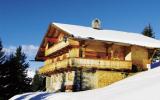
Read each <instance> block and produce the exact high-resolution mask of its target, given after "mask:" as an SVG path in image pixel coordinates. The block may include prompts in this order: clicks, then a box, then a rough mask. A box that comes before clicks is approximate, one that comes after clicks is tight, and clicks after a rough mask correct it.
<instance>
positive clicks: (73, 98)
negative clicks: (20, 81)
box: [10, 67, 160, 100]
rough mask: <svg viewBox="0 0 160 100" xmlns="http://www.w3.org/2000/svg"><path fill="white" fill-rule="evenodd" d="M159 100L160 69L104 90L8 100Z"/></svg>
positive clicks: (38, 93)
mask: <svg viewBox="0 0 160 100" xmlns="http://www.w3.org/2000/svg"><path fill="white" fill-rule="evenodd" d="M22 99H23V100H40V99H41V100H160V67H157V68H155V69H151V70H149V71H146V72H142V73H139V74H137V75H134V76H131V77H129V78H126V79H124V80H121V81H119V82H116V83H114V84H112V85H110V86H107V87H105V88H100V89H95V90H88V91H83V92H74V93H73V92H69V93H50V94H49V93H46V92H34V93H25V94H21V95H16V96H14V97H12V98H11V99H10V100H22Z"/></svg>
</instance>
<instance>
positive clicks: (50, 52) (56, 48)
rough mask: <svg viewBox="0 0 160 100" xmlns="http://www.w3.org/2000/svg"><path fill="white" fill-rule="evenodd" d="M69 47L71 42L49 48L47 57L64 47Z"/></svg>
mask: <svg viewBox="0 0 160 100" xmlns="http://www.w3.org/2000/svg"><path fill="white" fill-rule="evenodd" d="M68 45H69V41H66V42H64V41H61V42H59V43H57V44H55V45H54V46H52V47H51V48H49V49H48V50H46V51H45V56H48V55H50V54H52V53H54V52H56V51H58V50H60V49H62V48H64V47H66V46H68Z"/></svg>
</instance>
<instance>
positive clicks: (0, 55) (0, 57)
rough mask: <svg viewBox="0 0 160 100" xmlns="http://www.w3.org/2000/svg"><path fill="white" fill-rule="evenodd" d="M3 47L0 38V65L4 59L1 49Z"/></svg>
mask: <svg viewBox="0 0 160 100" xmlns="http://www.w3.org/2000/svg"><path fill="white" fill-rule="evenodd" d="M2 49H3V45H2V41H1V39H0V65H1V64H3V62H4V61H5V55H4V52H3V51H2Z"/></svg>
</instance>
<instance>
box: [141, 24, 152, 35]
mask: <svg viewBox="0 0 160 100" xmlns="http://www.w3.org/2000/svg"><path fill="white" fill-rule="evenodd" d="M142 34H143V35H145V36H148V37H151V38H155V33H154V32H153V29H152V27H151V25H150V24H149V25H148V26H146V27H145V28H144V30H143V32H142Z"/></svg>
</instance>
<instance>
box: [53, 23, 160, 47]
mask: <svg viewBox="0 0 160 100" xmlns="http://www.w3.org/2000/svg"><path fill="white" fill-rule="evenodd" d="M52 24H53V25H55V26H56V27H58V28H60V29H62V30H63V31H65V32H67V33H69V34H72V35H74V36H75V37H81V38H89V37H92V38H94V39H96V40H103V41H110V42H117V43H124V44H131V45H138V46H144V47H147V48H160V41H159V40H156V39H153V38H150V37H147V36H143V35H141V34H138V33H130V32H122V31H115V30H105V29H102V30H98V29H93V28H91V27H85V26H79V25H70V24H61V23H52Z"/></svg>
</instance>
